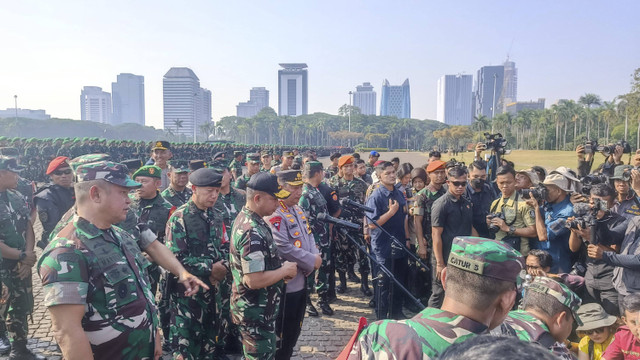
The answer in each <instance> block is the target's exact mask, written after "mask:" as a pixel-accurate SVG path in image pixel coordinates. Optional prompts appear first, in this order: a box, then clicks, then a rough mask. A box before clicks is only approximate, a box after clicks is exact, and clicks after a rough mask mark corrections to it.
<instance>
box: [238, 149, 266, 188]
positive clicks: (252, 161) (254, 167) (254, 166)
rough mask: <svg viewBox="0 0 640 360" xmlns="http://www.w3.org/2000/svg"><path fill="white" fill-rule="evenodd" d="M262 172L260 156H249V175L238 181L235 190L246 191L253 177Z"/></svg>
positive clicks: (256, 154) (241, 177)
mask: <svg viewBox="0 0 640 360" xmlns="http://www.w3.org/2000/svg"><path fill="white" fill-rule="evenodd" d="M258 172H260V154H258V153H255V154H247V173H246V174H244V175H242V176H240V177H239V178H238V180H236V183H235V188H236V189H240V190H245V189H246V188H247V182H249V179H251V175H253V174H255V173H258Z"/></svg>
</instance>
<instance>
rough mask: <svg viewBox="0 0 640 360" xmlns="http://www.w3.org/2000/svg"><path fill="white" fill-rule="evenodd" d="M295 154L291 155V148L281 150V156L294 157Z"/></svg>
mask: <svg viewBox="0 0 640 360" xmlns="http://www.w3.org/2000/svg"><path fill="white" fill-rule="evenodd" d="M294 156H295V155H293V151H291V150H287V151H283V152H282V157H294Z"/></svg>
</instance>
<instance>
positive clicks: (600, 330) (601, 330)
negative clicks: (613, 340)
mask: <svg viewBox="0 0 640 360" xmlns="http://www.w3.org/2000/svg"><path fill="white" fill-rule="evenodd" d="M604 329H605V328H603V327H601V328H597V329H592V330H585V331H584V333H585V334H587V335H591V334H602V333H603V332H604Z"/></svg>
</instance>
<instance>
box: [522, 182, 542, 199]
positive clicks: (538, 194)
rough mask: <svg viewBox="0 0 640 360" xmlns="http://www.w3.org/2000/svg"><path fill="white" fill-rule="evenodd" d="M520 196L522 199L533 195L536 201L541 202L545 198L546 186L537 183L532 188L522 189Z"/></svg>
mask: <svg viewBox="0 0 640 360" xmlns="http://www.w3.org/2000/svg"><path fill="white" fill-rule="evenodd" d="M521 192H522V198H523V199H531V197H533V198H534V199H536V200H537V201H538V203H542V202H543V201H545V200H546V199H547V193H548V191H547V187H546V186H544V185H543V184H538V185H536V187H534V188H533V189H522V190H521Z"/></svg>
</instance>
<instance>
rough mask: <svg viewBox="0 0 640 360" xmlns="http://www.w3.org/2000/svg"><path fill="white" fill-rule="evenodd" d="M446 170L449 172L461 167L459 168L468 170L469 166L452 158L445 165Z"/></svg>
mask: <svg viewBox="0 0 640 360" xmlns="http://www.w3.org/2000/svg"><path fill="white" fill-rule="evenodd" d="M444 167H445V169H447V170H449V169H451V168H454V167H459V168H463V169H466V168H467V166H466V165H465V163H464V162H463V161H458V160H456V159H455V158H452V159H451V160H449V161H447V163H446V164H445V165H444Z"/></svg>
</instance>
